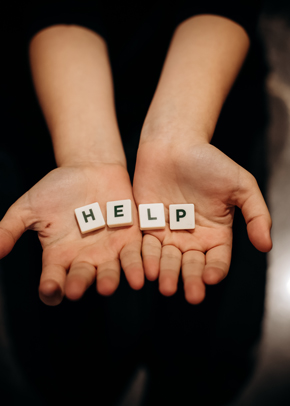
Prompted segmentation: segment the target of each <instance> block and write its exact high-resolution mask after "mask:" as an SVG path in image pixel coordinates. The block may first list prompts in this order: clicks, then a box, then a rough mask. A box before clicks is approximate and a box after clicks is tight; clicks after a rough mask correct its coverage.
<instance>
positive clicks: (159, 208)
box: [139, 203, 165, 230]
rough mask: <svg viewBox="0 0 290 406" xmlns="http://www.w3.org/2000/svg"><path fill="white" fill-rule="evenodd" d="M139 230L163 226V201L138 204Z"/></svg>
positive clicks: (155, 228)
mask: <svg viewBox="0 0 290 406" xmlns="http://www.w3.org/2000/svg"><path fill="white" fill-rule="evenodd" d="M139 220H140V230H157V229H162V228H165V214H164V204H163V203H152V204H139Z"/></svg>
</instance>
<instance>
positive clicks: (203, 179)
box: [133, 140, 272, 304]
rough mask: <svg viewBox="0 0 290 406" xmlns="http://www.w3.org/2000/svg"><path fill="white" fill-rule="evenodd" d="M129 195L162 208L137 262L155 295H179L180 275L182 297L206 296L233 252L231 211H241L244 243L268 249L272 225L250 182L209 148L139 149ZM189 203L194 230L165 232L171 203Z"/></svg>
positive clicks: (155, 144) (158, 144) (145, 145)
mask: <svg viewBox="0 0 290 406" xmlns="http://www.w3.org/2000/svg"><path fill="white" fill-rule="evenodd" d="M133 194H134V198H135V201H136V203H137V205H139V204H141V203H163V204H164V206H165V219H166V227H165V229H164V230H148V231H145V232H144V237H143V246H142V255H143V265H144V270H145V275H146V276H147V278H148V279H149V280H154V279H156V278H157V277H158V276H159V289H160V292H161V293H162V294H164V295H166V296H170V295H173V294H174V293H175V292H176V290H177V282H178V277H179V272H180V268H182V276H183V281H184V290H185V297H186V299H187V301H188V302H190V303H192V304H197V303H200V302H201V301H202V300H203V299H204V297H205V284H209V285H212V284H217V283H218V282H220V281H221V280H222V279H223V278H225V277H226V275H227V273H228V271H229V266H230V261H231V250H232V224H233V217H234V210H235V206H238V207H240V208H241V210H242V213H243V216H244V218H245V220H246V223H247V231H248V236H249V238H250V240H251V242H252V243H253V245H254V246H255V247H256V248H257V249H258V250H260V251H263V252H267V251H269V250H270V249H271V246H272V242H271V237H270V228H271V218H270V214H269V211H268V209H267V206H266V204H265V201H264V199H263V196H262V194H261V191H260V189H259V187H258V185H257V182H256V180H255V178H254V177H253V176H252V175H251V174H250V173H249V172H247V171H246V170H245V169H243V168H242V167H241V166H239V165H238V164H236V163H235V162H234V161H232V160H231V159H230V158H228V157H227V156H226V155H224V154H223V153H222V152H221V151H219V150H218V149H217V148H215V147H214V146H212V145H210V144H208V143H207V142H201V141H200V142H199V143H191V144H189V143H188V141H186V142H182V141H178V142H176V143H175V144H173V145H171V143H170V142H168V141H165V140H158V141H157V140H154V141H152V140H150V141H146V142H141V143H140V146H139V151H138V156H137V163H136V170H135V177H134V184H133ZM178 203H181V204H185V203H194V205H195V221H196V228H195V229H194V230H188V231H187V230H185V231H183V230H182V231H171V230H170V228H169V224H168V223H169V216H168V211H169V210H168V209H169V205H170V204H178Z"/></svg>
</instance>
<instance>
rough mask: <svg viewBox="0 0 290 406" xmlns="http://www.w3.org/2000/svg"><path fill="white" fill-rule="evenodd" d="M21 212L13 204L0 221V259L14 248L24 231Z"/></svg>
mask: <svg viewBox="0 0 290 406" xmlns="http://www.w3.org/2000/svg"><path fill="white" fill-rule="evenodd" d="M22 215H23V211H22V210H21V209H20V208H19V207H18V204H17V202H16V203H14V204H13V205H12V206H11V207H10V208H9V210H8V211H7V212H6V214H5V216H4V217H3V219H2V220H1V221H0V259H1V258H3V257H5V256H6V255H7V254H9V252H10V251H11V250H12V248H13V247H14V245H15V243H16V241H17V240H18V239H19V238H20V237H21V235H22V234H23V233H24V231H25V230H26V227H25V223H24V220H23V217H22Z"/></svg>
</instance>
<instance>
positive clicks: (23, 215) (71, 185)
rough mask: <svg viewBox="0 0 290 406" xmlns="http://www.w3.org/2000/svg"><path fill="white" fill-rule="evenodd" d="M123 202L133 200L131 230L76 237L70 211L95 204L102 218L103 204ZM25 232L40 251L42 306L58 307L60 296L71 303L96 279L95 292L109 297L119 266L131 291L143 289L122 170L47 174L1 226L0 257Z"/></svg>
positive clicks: (101, 167)
mask: <svg viewBox="0 0 290 406" xmlns="http://www.w3.org/2000/svg"><path fill="white" fill-rule="evenodd" d="M125 199H131V201H132V206H133V222H134V223H133V225H132V226H127V227H120V228H113V229H112V228H111V229H110V228H108V227H107V226H106V227H105V228H102V229H100V230H96V231H93V232H91V233H88V234H86V235H82V234H81V233H80V230H79V227H78V225H77V222H76V219H75V215H74V209H76V208H78V207H81V206H85V205H87V204H90V203H94V202H98V203H99V205H100V208H101V210H102V213H103V216H104V215H105V205H106V202H108V201H115V200H125ZM104 218H105V217H104ZM27 229H32V230H35V231H37V232H38V237H39V240H40V242H41V245H42V248H43V260H42V274H41V278H40V284H39V296H40V299H41V300H42V301H43V302H44V303H45V304H47V305H57V304H59V303H60V302H61V301H62V299H63V296H64V295H65V296H66V297H67V298H68V299H71V300H77V299H79V298H81V296H82V295H83V294H84V292H85V291H86V289H87V288H88V287H89V286H90V285H91V284H92V283H93V282H94V280H95V278H96V280H97V290H98V292H99V293H100V294H102V295H111V294H112V293H113V292H114V291H115V290H116V289H117V287H118V284H119V280H120V270H121V267H122V268H123V269H124V272H125V275H126V278H127V280H128V283H129V284H130V286H131V287H132V288H133V289H140V288H141V287H142V286H143V284H144V273H143V266H142V259H141V254H140V252H141V242H142V235H141V231H140V230H139V226H138V219H137V210H136V207H135V203H134V199H133V195H132V186H131V183H130V179H129V175H128V173H127V171H126V169H125V168H124V167H123V166H122V165H118V164H93V165H84V166H82V165H78V166H67V167H60V168H57V169H55V170H53V171H51V172H50V173H49V174H48V175H46V176H45V177H44V178H43V179H42V180H40V181H39V182H38V183H37V184H36V185H35V186H33V187H32V188H31V189H30V190H29V191H28V192H26V193H25V194H24V195H23V196H22V197H20V199H18V200H17V201H16V202H15V203H14V204H13V205H12V206H11V207H10V208H9V210H8V211H7V213H6V214H5V216H4V217H3V219H2V221H1V222H0V258H3V257H4V256H5V255H7V254H8V253H9V252H10V251H11V250H12V248H13V246H14V244H15V242H16V241H17V240H18V238H19V237H20V236H21V235H22V234H23V233H24V231H25V230H27Z"/></svg>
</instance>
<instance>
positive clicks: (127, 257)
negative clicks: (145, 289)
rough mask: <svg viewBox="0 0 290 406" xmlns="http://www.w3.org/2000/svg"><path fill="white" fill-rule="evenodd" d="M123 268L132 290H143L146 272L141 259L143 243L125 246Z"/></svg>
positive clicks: (122, 256)
mask: <svg viewBox="0 0 290 406" xmlns="http://www.w3.org/2000/svg"><path fill="white" fill-rule="evenodd" d="M120 261H121V266H122V268H123V270H124V272H125V275H126V278H127V281H128V283H129V285H130V286H131V288H133V289H136V290H138V289H141V288H142V286H143V285H144V270H143V265H142V258H141V241H134V242H132V243H130V244H127V245H125V247H124V248H123V249H122V251H121V253H120Z"/></svg>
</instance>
